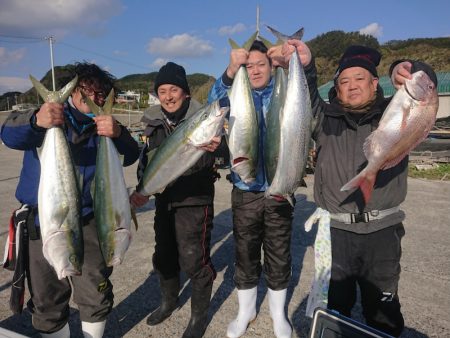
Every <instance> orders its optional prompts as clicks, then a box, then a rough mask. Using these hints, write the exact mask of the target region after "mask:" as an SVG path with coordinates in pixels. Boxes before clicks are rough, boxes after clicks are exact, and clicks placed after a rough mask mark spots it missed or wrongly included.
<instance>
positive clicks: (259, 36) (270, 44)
mask: <svg viewBox="0 0 450 338" xmlns="http://www.w3.org/2000/svg"><path fill="white" fill-rule="evenodd" d="M258 39H259V40H260V41H261V42H262V43H263V44H264V45H265V46H266V47H267V48H270V47H273V46H275V44H273V43H272V42H270V41H269V40H267V39H266V38H263V37H262V36H261V35H258ZM277 42H278V41H277Z"/></svg>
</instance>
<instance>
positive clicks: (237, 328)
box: [227, 286, 256, 338]
mask: <svg viewBox="0 0 450 338" xmlns="http://www.w3.org/2000/svg"><path fill="white" fill-rule="evenodd" d="M237 294H238V301H239V311H238V315H237V317H236V318H235V319H234V320H233V321H232V322H231V323H230V324H229V325H228V329H227V337H228V338H238V337H240V336H242V335H243V334H244V333H245V331H247V327H248V324H249V323H250V322H252V321H253V320H255V318H256V286H255V287H254V288H252V289H247V290H237Z"/></svg>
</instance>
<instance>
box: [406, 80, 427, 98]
mask: <svg viewBox="0 0 450 338" xmlns="http://www.w3.org/2000/svg"><path fill="white" fill-rule="evenodd" d="M419 86H420V85H419ZM420 89H421V90H422V91H423V88H422V87H421V86H420ZM405 90H406V93H407V94H408V95H409V96H410V97H411V98H413V99H414V100H416V101H419V100H420V99H419V98H418V97H416V96H415V95H413V93H412V92H411V91H410V90H409V89H408V86H407V84H405Z"/></svg>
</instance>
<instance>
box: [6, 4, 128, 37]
mask: <svg viewBox="0 0 450 338" xmlns="http://www.w3.org/2000/svg"><path fill="white" fill-rule="evenodd" d="M122 9H123V5H122V3H121V0H96V1H92V0H39V1H36V0H20V1H2V10H1V11H0V31H1V32H2V34H5V35H15V36H17V35H26V36H34V37H43V36H49V35H54V36H56V37H59V38H60V37H62V36H64V35H65V34H67V33H68V32H70V31H71V30H74V29H77V30H84V29H86V30H88V29H91V27H92V26H95V27H97V29H98V28H99V27H101V26H102V25H104V24H105V23H106V21H107V20H108V19H109V18H111V17H112V16H114V15H117V14H119V13H120V12H121V11H122Z"/></svg>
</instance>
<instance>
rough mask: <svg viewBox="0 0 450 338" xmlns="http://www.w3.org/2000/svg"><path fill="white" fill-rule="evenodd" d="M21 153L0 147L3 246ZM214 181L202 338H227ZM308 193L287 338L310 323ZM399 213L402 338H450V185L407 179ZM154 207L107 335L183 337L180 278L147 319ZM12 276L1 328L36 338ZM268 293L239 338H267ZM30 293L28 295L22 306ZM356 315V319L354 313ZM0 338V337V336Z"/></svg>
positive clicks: (222, 234) (185, 294)
mask: <svg viewBox="0 0 450 338" xmlns="http://www.w3.org/2000/svg"><path fill="white" fill-rule="evenodd" d="M21 159H22V154H21V152H19V151H13V150H10V149H8V148H7V147H6V146H5V145H3V144H1V142H0V168H1V170H0V201H1V203H0V247H1V248H3V246H4V243H5V240H6V233H7V226H8V222H9V217H10V215H11V212H12V210H13V209H14V208H17V207H18V203H17V202H16V200H15V198H14V192H15V187H16V185H17V182H18V177H19V175H20V168H21ZM220 173H221V175H222V178H221V179H220V180H219V181H218V182H217V183H216V197H215V219H214V230H213V233H212V253H211V255H212V261H213V263H214V265H215V267H216V270H217V279H216V281H215V283H214V288H213V295H212V300H211V308H210V311H209V315H210V316H209V318H210V323H209V326H208V329H207V331H206V333H205V337H225V335H226V327H227V325H228V323H229V322H230V321H231V320H232V319H233V318H234V317H235V315H236V313H237V296H236V291H235V289H234V285H233V281H232V276H233V271H234V265H233V260H234V244H233V236H232V222H231V209H230V191H231V185H230V184H229V183H228V182H227V181H226V179H225V175H226V174H227V173H228V171H226V170H222V171H221V172H220ZM125 177H126V181H127V184H128V186H130V187H132V186H135V184H136V179H135V165H134V166H132V167H130V168H126V170H125ZM306 182H307V184H308V188H300V189H298V191H297V194H296V198H297V205H296V207H295V218H294V223H293V237H292V250H291V252H292V279H291V283H290V286H289V289H288V300H289V307H288V316H289V319H290V320H291V322H292V324H293V326H294V334H293V337H306V336H307V334H308V332H309V327H310V321H309V319H307V318H306V317H305V308H306V301H307V296H308V292H309V288H310V282H311V280H312V277H313V273H314V267H313V264H314V262H313V259H314V257H313V242H314V236H315V232H316V228H313V230H312V231H311V233H306V232H305V231H304V229H303V224H304V221H305V220H306V219H307V217H308V216H309V215H310V214H311V213H312V212H313V211H314V209H315V204H314V202H313V198H312V186H313V176H311V175H308V177H307V178H306ZM402 208H403V209H404V210H405V212H406V215H407V218H406V220H405V223H404V224H405V229H406V236H405V237H404V240H403V257H402V275H401V279H400V287H399V295H400V300H401V303H402V310H403V313H404V317H405V323H406V329H405V331H404V333H403V335H402V337H421V338H422V337H450V315H449V309H450V258H449V257H450V213H449V211H450V183H449V182H438V181H424V180H418V179H410V180H409V189H408V197H407V199H406V201H405V203H404V204H403V206H402ZM153 216H154V204H153V200H150V202H149V203H148V205H146V206H145V207H144V208H143V209H142V210H140V211H139V213H138V221H139V229H138V230H137V231H134V230H133V235H134V238H133V242H132V244H131V246H130V248H129V251H128V252H127V254H126V257H125V260H124V262H123V263H122V265H120V266H118V267H117V268H115V270H114V272H113V275H112V282H113V284H114V293H115V305H114V309H113V311H112V313H111V314H110V316H109V317H108V321H107V325H106V331H105V337H130V338H144V337H164V338H165V337H181V335H182V333H183V331H184V329H185V328H186V326H187V324H188V321H189V317H190V293H191V291H190V284H189V281H188V280H184V287H183V290H182V292H181V296H180V300H181V302H180V304H181V305H180V308H179V309H178V310H177V311H175V312H174V313H173V315H172V316H171V317H170V318H169V319H168V320H167V321H165V322H164V323H162V324H160V325H158V326H155V327H149V326H147V325H146V323H145V319H146V317H147V316H148V315H149V314H150V313H151V312H152V311H153V310H154V309H156V308H157V307H158V304H159V301H160V296H159V291H158V279H157V276H156V275H155V274H154V273H153V271H152V265H151V256H152V254H153V250H154V233H153ZM11 278H12V272H10V271H7V270H4V269H1V268H0V328H4V329H8V330H11V331H14V332H17V333H20V334H23V335H26V336H30V337H38V336H39V335H38V333H37V332H36V331H35V330H34V329H33V328H32V326H31V316H30V313H29V312H28V310H26V309H25V310H24V312H23V313H22V314H21V315H13V314H12V313H11V311H10V310H9V307H8V302H9V296H10V289H11V283H10V281H11ZM266 292H267V288H266V287H265V284H264V282H263V281H261V283H260V285H259V287H258V300H257V309H258V317H257V319H256V320H255V321H254V322H253V323H252V324H251V325H250V327H249V328H248V330H247V333H246V334H245V335H244V337H248V338H251V337H254V338H255V337H273V333H272V322H271V319H270V315H269V309H268V303H267V297H266ZM27 299H28V294H27V295H26V300H27ZM354 317H355V318H356V319H361V314H360V307H359V306H357V307H356V308H355V311H354ZM70 328H71V332H72V337H82V335H81V333H80V330H81V328H80V322H79V313H78V310H77V308H76V305H75V304H72V311H71V317H70ZM0 336H1V334H0Z"/></svg>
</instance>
